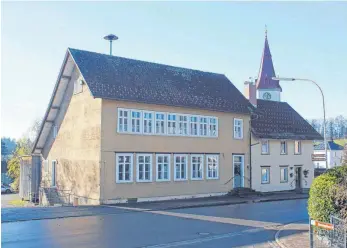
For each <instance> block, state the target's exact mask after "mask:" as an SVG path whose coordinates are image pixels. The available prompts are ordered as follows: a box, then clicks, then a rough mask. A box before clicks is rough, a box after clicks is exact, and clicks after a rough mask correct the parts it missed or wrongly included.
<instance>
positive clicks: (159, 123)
mask: <svg viewBox="0 0 347 248" xmlns="http://www.w3.org/2000/svg"><path fill="white" fill-rule="evenodd" d="M155 133H156V134H165V114H164V113H156V114H155Z"/></svg>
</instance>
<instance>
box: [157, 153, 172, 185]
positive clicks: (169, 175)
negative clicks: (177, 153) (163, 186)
mask: <svg viewBox="0 0 347 248" xmlns="http://www.w3.org/2000/svg"><path fill="white" fill-rule="evenodd" d="M159 156H167V157H168V161H169V165H168V167H169V168H168V179H158V174H159V173H158V157H159ZM155 167H156V176H155V177H156V181H157V182H169V181H171V156H170V154H161V153H157V154H156V155H155Z"/></svg>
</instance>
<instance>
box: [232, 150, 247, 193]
mask: <svg viewBox="0 0 347 248" xmlns="http://www.w3.org/2000/svg"><path fill="white" fill-rule="evenodd" d="M235 157H242V177H241V187H245V179H244V176H245V155H242V154H233V161H232V163H233V166H232V170H233V171H232V175H233V188H235V179H234V177H235V174H234V164H235V163H234V161H235V159H234V158H235Z"/></svg>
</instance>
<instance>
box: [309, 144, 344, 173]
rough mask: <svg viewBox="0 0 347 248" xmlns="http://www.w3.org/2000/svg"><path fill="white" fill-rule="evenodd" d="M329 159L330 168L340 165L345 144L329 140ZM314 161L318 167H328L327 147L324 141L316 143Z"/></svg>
mask: <svg viewBox="0 0 347 248" xmlns="http://www.w3.org/2000/svg"><path fill="white" fill-rule="evenodd" d="M327 159H328V169H331V168H334V167H336V166H340V165H341V164H342V159H343V146H341V145H339V144H337V143H335V142H334V140H331V141H328V142H327ZM313 163H314V166H315V168H317V169H321V168H323V169H325V168H326V160H325V147H324V142H319V143H316V144H315V145H314V156H313Z"/></svg>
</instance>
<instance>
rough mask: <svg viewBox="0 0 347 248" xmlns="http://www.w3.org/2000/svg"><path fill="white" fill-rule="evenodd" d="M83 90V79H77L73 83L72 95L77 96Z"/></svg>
mask: <svg viewBox="0 0 347 248" xmlns="http://www.w3.org/2000/svg"><path fill="white" fill-rule="evenodd" d="M82 90H83V79H82V78H79V79H77V80H76V81H75V82H74V87H73V93H74V94H78V93H81V92H82Z"/></svg>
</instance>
